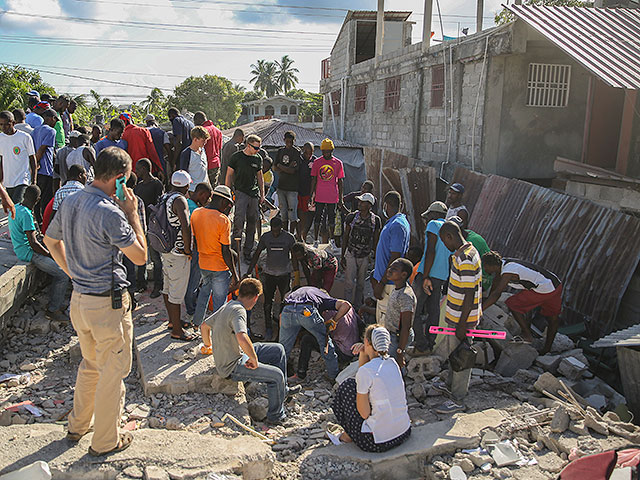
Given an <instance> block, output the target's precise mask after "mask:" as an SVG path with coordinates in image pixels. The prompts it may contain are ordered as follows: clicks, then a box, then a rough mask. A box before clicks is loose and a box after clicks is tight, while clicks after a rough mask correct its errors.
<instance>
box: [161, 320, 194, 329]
mask: <svg viewBox="0 0 640 480" xmlns="http://www.w3.org/2000/svg"><path fill="white" fill-rule="evenodd" d="M182 328H183V329H187V328H193V329H194V330H195V329H196V326H195V325H194V324H193V323H191V322H182ZM167 330H173V325H171V324H169V325H168V326H167Z"/></svg>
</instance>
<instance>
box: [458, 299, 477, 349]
mask: <svg viewBox="0 0 640 480" xmlns="http://www.w3.org/2000/svg"><path fill="white" fill-rule="evenodd" d="M474 294H475V290H474V289H473V288H465V289H464V299H463V300H462V312H461V314H460V320H458V324H457V325H456V338H457V339H458V340H460V341H461V342H462V341H464V340H466V338H467V318H469V314H470V313H471V310H473V299H474Z"/></svg>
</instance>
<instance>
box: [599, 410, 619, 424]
mask: <svg viewBox="0 0 640 480" xmlns="http://www.w3.org/2000/svg"><path fill="white" fill-rule="evenodd" d="M602 418H603V419H604V420H606V421H607V422H620V421H621V420H620V417H619V416H618V414H617V413H616V412H605V414H604V415H603V416H602Z"/></svg>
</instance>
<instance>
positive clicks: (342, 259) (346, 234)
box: [340, 222, 378, 268]
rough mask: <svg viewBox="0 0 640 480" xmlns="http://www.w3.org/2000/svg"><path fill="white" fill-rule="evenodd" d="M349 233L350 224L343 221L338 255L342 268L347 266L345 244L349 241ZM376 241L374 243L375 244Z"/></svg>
mask: <svg viewBox="0 0 640 480" xmlns="http://www.w3.org/2000/svg"><path fill="white" fill-rule="evenodd" d="M349 235H351V224H350V223H349V222H345V225H344V233H343V234H342V256H341V257H340V266H341V267H342V268H347V256H346V254H347V246H348V243H349ZM377 244H378V242H376V243H374V245H377Z"/></svg>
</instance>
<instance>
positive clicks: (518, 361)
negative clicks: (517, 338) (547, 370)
mask: <svg viewBox="0 0 640 480" xmlns="http://www.w3.org/2000/svg"><path fill="white" fill-rule="evenodd" d="M537 357H538V351H537V350H536V349H535V348H533V347H532V346H531V345H528V344H526V343H510V344H509V345H508V346H506V347H505V348H504V350H502V353H501V354H500V358H499V359H498V363H497V365H496V368H495V372H496V373H498V374H500V375H502V376H503V377H511V376H513V375H514V374H515V373H516V372H517V371H518V370H520V369H523V370H526V369H527V368H529V367H530V366H531V365H533V361H534V360H535V359H536V358H537Z"/></svg>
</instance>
